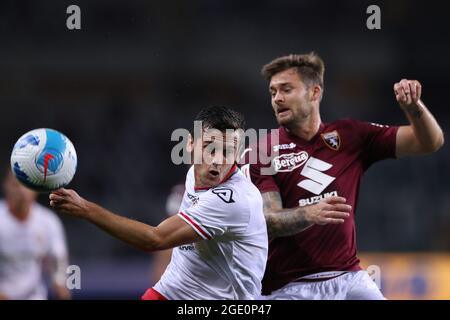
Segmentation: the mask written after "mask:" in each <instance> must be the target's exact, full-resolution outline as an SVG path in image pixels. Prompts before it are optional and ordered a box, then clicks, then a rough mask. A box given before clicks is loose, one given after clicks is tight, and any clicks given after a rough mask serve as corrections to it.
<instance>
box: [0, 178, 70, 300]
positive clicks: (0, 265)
mask: <svg viewBox="0 0 450 320" xmlns="http://www.w3.org/2000/svg"><path fill="white" fill-rule="evenodd" d="M3 190H4V194H5V200H0V300H1V299H13V300H44V299H47V297H48V292H47V287H46V285H45V281H44V277H43V274H44V273H47V274H48V275H49V276H50V279H51V292H52V294H53V296H54V297H56V298H57V299H70V297H71V294H70V292H69V290H68V289H67V288H66V287H65V281H66V268H67V264H68V263H67V261H68V258H67V246H66V240H65V236H64V230H63V226H62V224H61V222H60V220H59V218H58V217H57V216H56V215H55V214H54V213H53V212H52V211H50V210H49V209H47V208H45V207H43V206H41V205H39V204H38V203H36V197H37V193H36V192H34V191H31V190H29V189H27V188H25V187H24V186H22V185H21V184H20V183H19V182H18V181H17V180H16V179H15V177H14V176H13V175H12V173H11V172H10V171H8V173H7V175H6V177H5V178H4V181H3Z"/></svg>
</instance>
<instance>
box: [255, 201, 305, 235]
mask: <svg viewBox="0 0 450 320" xmlns="http://www.w3.org/2000/svg"><path fill="white" fill-rule="evenodd" d="M264 215H265V217H266V223H267V232H268V235H269V238H276V237H285V236H291V235H294V234H296V233H299V232H301V231H303V230H305V229H307V228H309V227H310V226H312V225H313V223H312V222H309V221H307V219H306V210H305V209H304V208H301V207H299V208H293V209H283V210H279V211H276V212H271V211H266V212H264Z"/></svg>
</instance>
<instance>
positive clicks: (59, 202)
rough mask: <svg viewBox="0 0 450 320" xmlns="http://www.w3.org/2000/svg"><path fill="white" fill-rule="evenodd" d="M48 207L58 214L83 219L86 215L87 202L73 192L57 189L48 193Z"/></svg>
mask: <svg viewBox="0 0 450 320" xmlns="http://www.w3.org/2000/svg"><path fill="white" fill-rule="evenodd" d="M49 198H50V206H51V207H52V208H53V209H55V210H56V211H58V212H60V213H64V214H67V215H71V216H75V217H79V218H84V217H86V215H87V214H88V205H87V201H86V200H84V199H83V198H82V197H80V196H79V195H78V193H76V192H75V191H73V190H68V189H64V188H63V189H58V190H56V191H53V192H52V193H50V196H49Z"/></svg>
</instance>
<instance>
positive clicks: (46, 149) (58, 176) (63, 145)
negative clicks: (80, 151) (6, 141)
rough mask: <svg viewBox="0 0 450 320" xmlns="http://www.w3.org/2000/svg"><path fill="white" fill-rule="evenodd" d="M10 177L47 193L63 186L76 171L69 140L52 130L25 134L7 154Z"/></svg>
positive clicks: (74, 156) (75, 159)
mask: <svg viewBox="0 0 450 320" xmlns="http://www.w3.org/2000/svg"><path fill="white" fill-rule="evenodd" d="M11 169H12V172H13V174H14V176H15V177H16V178H17V180H19V181H20V182H21V183H22V184H23V185H25V186H26V187H28V188H30V189H33V190H35V191H38V192H49V191H53V190H56V189H59V188H62V187H65V186H66V185H68V184H69V183H70V181H72V178H73V176H74V175H75V171H76V169H77V154H76V152H75V148H74V146H73V144H72V142H70V140H69V139H68V138H67V137H66V136H65V135H63V134H62V133H60V132H58V131H56V130H52V129H36V130H32V131H30V132H27V133H25V134H24V135H23V136H21V137H20V138H19V140H18V141H17V142H16V144H15V145H14V148H13V151H12V154H11Z"/></svg>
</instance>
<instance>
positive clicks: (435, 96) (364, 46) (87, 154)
mask: <svg viewBox="0 0 450 320" xmlns="http://www.w3.org/2000/svg"><path fill="white" fill-rule="evenodd" d="M71 4H76V5H78V6H80V8H81V12H82V13H81V20H82V29H81V30H79V31H69V30H68V29H67V28H66V18H67V17H68V15H67V14H66V8H67V7H68V6H69V5H71ZM370 4H378V5H379V6H380V7H381V14H382V29H381V30H375V31H370V30H368V29H367V28H366V19H367V17H368V15H367V14H366V8H367V6H368V5H370ZM447 15H448V11H446V10H445V4H444V2H439V1H421V2H417V1H407V0H398V1H384V2H383V1H375V2H367V1H355V0H354V1H351V0H345V1H336V2H328V1H313V0H303V1H300V0H297V1H294V0H279V1H267V0H261V1H257V2H255V1H235V0H232V1H207V0H200V1H170V0H169V1H138V0H128V1H117V0H114V1H111V0H108V1H107V0H98V1H87V0H76V1H45V2H44V1H31V0H21V1H11V0H8V1H1V2H0V37H1V50H0V106H1V113H0V164H1V165H2V167H5V166H7V164H8V161H9V155H10V152H11V149H12V146H13V144H14V142H15V141H16V139H17V138H18V137H19V136H20V135H22V134H23V133H25V132H26V131H28V130H30V129H33V128H38V127H51V128H54V129H57V130H60V131H62V132H64V133H65V134H67V135H68V136H69V138H70V139H71V140H72V141H73V143H74V144H75V147H76V149H77V152H78V157H79V167H78V172H77V174H76V177H75V179H74V181H73V183H72V184H71V187H73V188H74V189H76V190H78V191H79V192H80V193H81V194H82V195H83V196H85V197H86V198H88V199H91V200H93V201H96V202H98V203H100V204H102V205H104V206H106V207H107V208H109V209H111V210H113V211H115V212H118V213H121V214H123V215H126V216H128V217H132V218H135V219H138V220H141V221H145V222H147V223H150V224H158V223H159V222H160V221H161V220H162V219H164V217H165V200H166V197H167V195H168V193H169V191H170V189H171V187H172V186H173V185H174V184H177V183H179V182H182V181H183V180H184V174H185V171H186V168H185V167H183V166H174V165H173V164H172V163H171V160H170V151H171V148H172V147H173V146H174V145H175V143H174V142H171V141H170V135H171V132H172V131H173V130H174V129H176V128H180V127H188V126H189V125H190V124H191V122H190V121H191V119H192V117H193V116H194V115H195V114H196V113H197V112H198V110H199V109H200V108H201V107H204V106H207V105H227V106H232V107H234V108H236V109H238V110H240V111H241V112H243V113H244V115H245V116H246V119H247V126H248V127H252V128H274V127H276V123H275V119H274V117H273V115H272V112H271V109H270V101H269V95H268V92H267V87H266V83H265V81H264V80H263V79H262V78H261V77H260V75H259V70H260V67H261V66H262V65H263V64H264V63H266V62H268V61H269V60H271V59H272V58H274V57H276V56H279V55H282V54H288V53H297V52H300V53H302V52H308V51H311V50H314V51H316V52H318V53H319V54H320V55H321V56H322V57H323V58H324V60H325V63H326V73H325V96H324V100H323V102H322V115H323V120H324V121H332V120H334V119H337V118H345V117H351V118H356V119H361V120H367V121H373V122H378V123H383V124H404V123H406V122H405V121H406V120H405V117H404V115H403V113H402V112H401V110H400V109H399V107H398V106H397V104H396V102H395V99H394V95H393V92H392V91H393V89H392V87H393V84H394V82H396V81H398V80H400V79H401V78H403V77H405V78H414V79H418V80H420V81H421V82H422V85H423V100H424V102H425V103H426V104H427V105H428V106H429V108H430V109H431V111H432V112H433V114H434V115H435V116H436V118H437V119H438V121H439V122H440V124H441V126H442V127H443V130H444V132H446V131H447V128H448V125H449V124H450V122H449V115H450V111H449V110H450V108H448V101H449V98H448V93H449V80H448V74H449V71H450V62H449V59H448V57H449V56H450V44H449V42H448V32H449V29H450V28H449V27H450V23H449V19H448V16H447ZM449 160H450V151H449V147H448V141H447V145H445V146H444V148H443V149H441V150H440V151H439V152H438V153H437V154H434V155H432V156H426V157H420V158H414V159H403V160H401V161H394V160H390V161H385V162H382V163H378V164H377V165H375V166H374V167H372V168H371V169H370V170H369V171H368V172H367V174H366V176H365V178H364V179H363V183H362V189H361V193H360V201H359V206H358V209H357V230H358V234H357V235H358V241H359V251H360V252H361V253H362V254H361V256H362V257H363V263H364V265H366V266H368V265H371V264H375V265H379V266H380V267H381V272H382V285H383V288H382V289H383V290H384V293H385V295H386V296H387V297H388V298H418V299H421V298H425V299H426V298H447V299H448V298H450V258H449V257H450V255H448V254H447V253H450V197H449V187H448V181H449V180H450V169H449V167H448V163H449ZM46 197H47V195H42V197H41V199H40V201H41V202H42V203H46V202H47V201H46ZM62 219H63V222H64V225H65V228H66V232H67V238H68V242H69V248H70V258H71V259H70V262H71V264H76V265H79V266H80V267H81V271H82V281H81V285H82V289H81V290H75V291H74V292H73V293H74V297H75V298H87V299H89V298H130V299H134V298H136V297H138V296H140V294H141V293H142V292H143V291H144V290H145V289H146V288H147V287H149V286H151V285H152V282H151V280H150V273H151V268H152V255H150V254H146V253H141V252H139V251H136V250H134V249H132V248H130V247H128V246H126V245H122V244H121V243H120V242H119V241H116V240H114V239H112V238H111V237H109V236H108V235H106V234H104V233H103V232H100V231H98V230H97V229H96V228H95V227H93V226H90V225H89V224H88V223H85V222H82V221H77V220H74V219H67V218H65V217H63V218H62ZM0 223H1V221H0Z"/></svg>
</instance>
